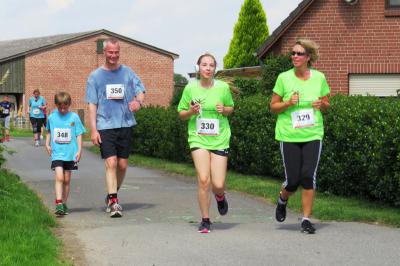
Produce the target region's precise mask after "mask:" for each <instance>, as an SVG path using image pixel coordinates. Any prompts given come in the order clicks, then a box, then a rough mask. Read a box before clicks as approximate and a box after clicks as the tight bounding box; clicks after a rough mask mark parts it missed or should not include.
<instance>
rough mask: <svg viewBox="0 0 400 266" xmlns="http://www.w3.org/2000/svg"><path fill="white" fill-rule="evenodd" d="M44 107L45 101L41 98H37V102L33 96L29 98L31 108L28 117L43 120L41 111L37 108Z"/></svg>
mask: <svg viewBox="0 0 400 266" xmlns="http://www.w3.org/2000/svg"><path fill="white" fill-rule="evenodd" d="M44 105H46V101H45V99H44V98H43V96H39V97H38V99H37V101H36V100H35V97H33V96H32V97H31V98H29V106H30V107H31V110H30V112H29V116H30V117H34V118H44V113H43V110H42V109H40V108H39V107H41V106H44Z"/></svg>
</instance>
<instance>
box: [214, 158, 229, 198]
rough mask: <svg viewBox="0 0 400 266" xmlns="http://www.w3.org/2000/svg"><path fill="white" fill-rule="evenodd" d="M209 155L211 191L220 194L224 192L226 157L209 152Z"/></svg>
mask: <svg viewBox="0 0 400 266" xmlns="http://www.w3.org/2000/svg"><path fill="white" fill-rule="evenodd" d="M210 155H211V183H212V189H213V192H214V193H215V194H217V195H222V194H224V192H225V179H226V170H227V165H228V157H226V156H221V155H217V154H214V153H210Z"/></svg>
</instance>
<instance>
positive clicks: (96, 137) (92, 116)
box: [89, 103, 101, 146]
mask: <svg viewBox="0 0 400 266" xmlns="http://www.w3.org/2000/svg"><path fill="white" fill-rule="evenodd" d="M96 117H97V105H95V104H93V103H89V125H90V136H91V139H92V143H93V144H94V145H96V146H100V143H101V138H100V134H99V132H98V131H97V123H96Z"/></svg>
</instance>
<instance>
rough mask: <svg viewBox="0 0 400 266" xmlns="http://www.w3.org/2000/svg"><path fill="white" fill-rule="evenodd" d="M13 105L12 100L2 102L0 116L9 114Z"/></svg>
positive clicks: (0, 103)
mask: <svg viewBox="0 0 400 266" xmlns="http://www.w3.org/2000/svg"><path fill="white" fill-rule="evenodd" d="M12 105H13V104H12V103H11V102H4V101H3V102H0V117H7V116H9V115H10V109H11V107H12Z"/></svg>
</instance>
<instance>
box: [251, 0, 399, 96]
mask: <svg viewBox="0 0 400 266" xmlns="http://www.w3.org/2000/svg"><path fill="white" fill-rule="evenodd" d="M297 37H305V38H309V39H311V40H314V41H315V42H317V43H318V44H319V45H320V50H319V53H320V58H319V60H318V61H317V63H316V64H315V68H317V69H318V70H320V71H322V72H324V73H325V75H326V77H327V80H328V82H329V85H330V86H331V90H332V93H338V92H340V93H344V94H362V95H366V94H373V95H377V96H388V95H396V90H397V89H400V0H359V1H358V0H304V1H302V2H301V3H300V4H299V6H298V7H297V8H296V9H295V10H294V11H293V12H292V13H291V14H290V15H289V17H288V18H286V19H285V20H284V21H283V22H282V24H281V25H280V26H279V27H278V28H277V29H276V30H275V31H274V32H273V34H272V35H271V36H270V37H269V38H268V39H267V40H266V41H265V43H264V44H263V45H262V47H260V48H259V50H258V51H257V54H258V57H259V58H261V59H264V58H265V57H267V56H268V55H269V54H274V55H276V54H286V53H288V52H289V51H290V49H291V47H292V46H293V44H294V42H295V39H296V38H297Z"/></svg>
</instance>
